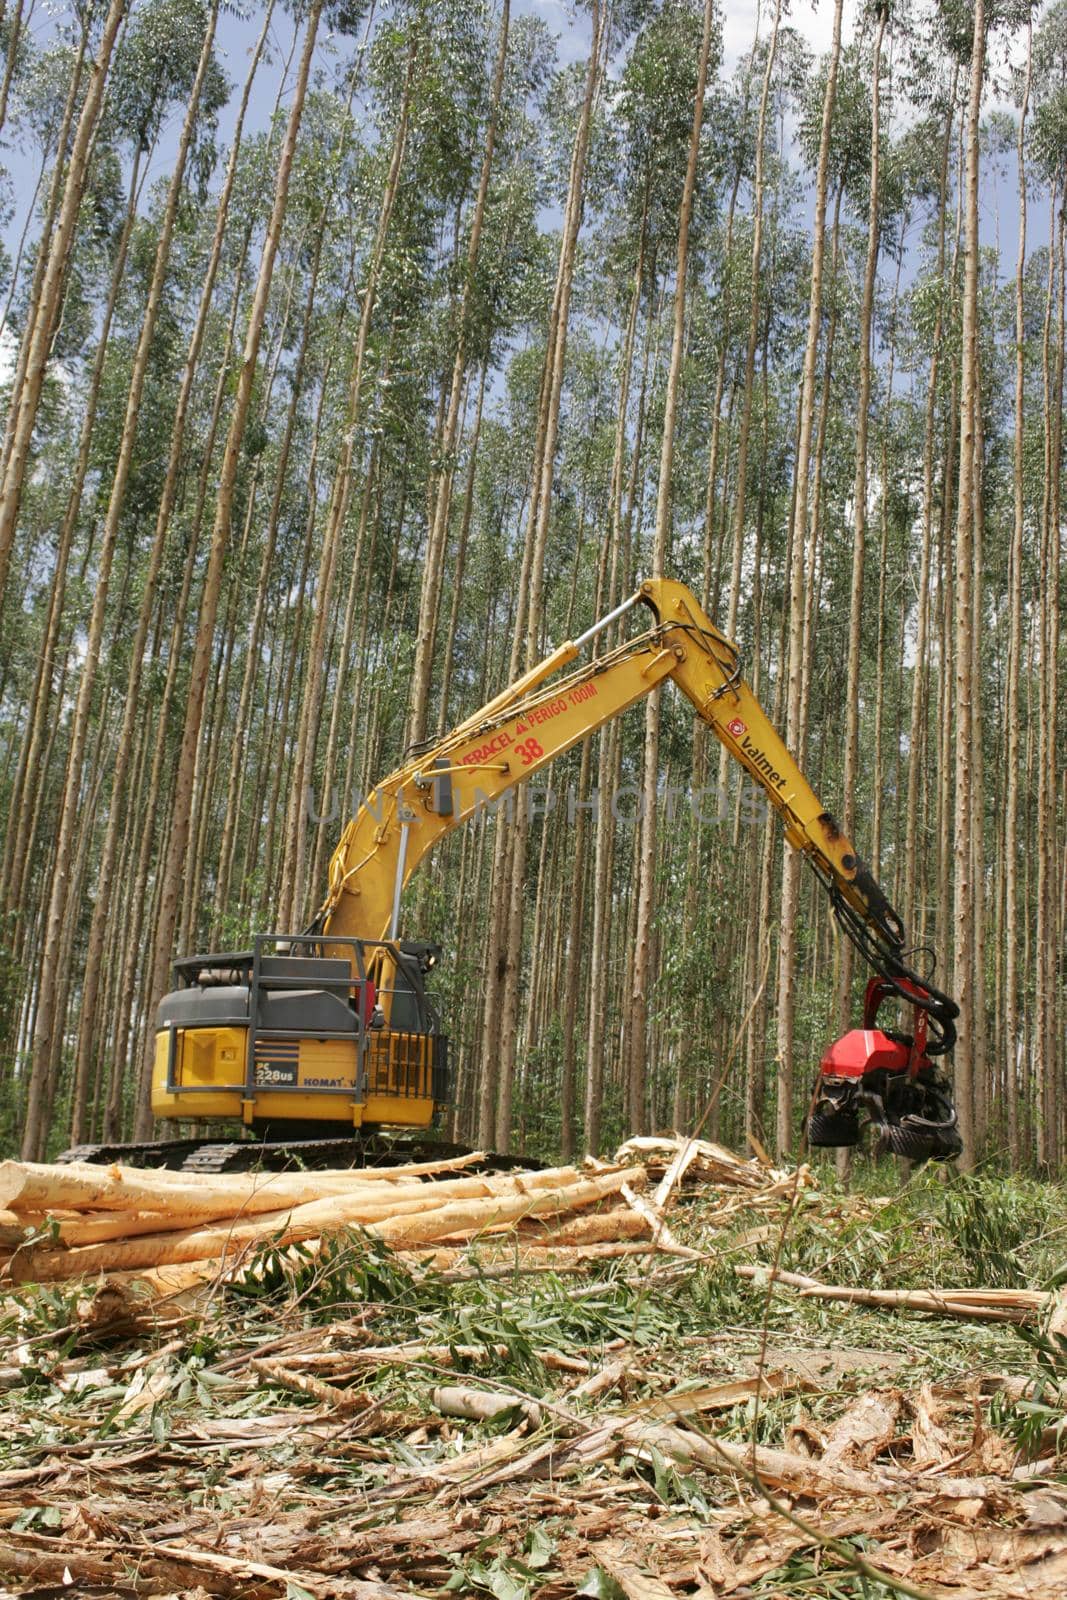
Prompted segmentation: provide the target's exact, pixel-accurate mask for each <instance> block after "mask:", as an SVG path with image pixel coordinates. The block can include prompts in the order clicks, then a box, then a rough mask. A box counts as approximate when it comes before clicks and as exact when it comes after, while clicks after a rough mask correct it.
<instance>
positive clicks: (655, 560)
mask: <svg viewBox="0 0 1067 1600" xmlns="http://www.w3.org/2000/svg"><path fill="white" fill-rule="evenodd" d="M680 20H681V21H682V25H683V28H684V26H685V23H687V22H691V20H692V16H691V13H688V14H687V13H686V12H683V13H682V16H681V18H680ZM679 31H680V32H681V30H679ZM672 43H673V41H672ZM712 43H713V26H712V5H711V0H705V4H704V8H703V17H702V19H701V33H700V46H699V52H698V55H697V68H696V78H695V82H693V83H692V86H691V89H690V99H691V103H692V115H691V120H690V128H689V138H688V148H687V152H686V162H685V167H684V169H683V170H684V179H683V183H682V190H681V194H680V196H679V202H678V221H677V255H676V263H675V277H674V311H673V319H672V321H673V327H672V332H671V352H670V360H669V364H668V368H667V380H666V387H665V391H664V403H663V430H662V436H661V445H660V461H659V480H658V484H657V490H656V521H655V533H654V536H653V540H652V564H651V576H652V577H654V578H659V577H662V576H663V575H664V572H665V570H666V564H667V555H668V549H669V545H670V538H671V530H672V522H671V519H672V514H673V510H674V481H673V480H674V446H675V430H676V424H677V417H678V405H679V382H680V375H681V368H682V354H683V350H684V345H685V332H686V316H685V312H686V293H687V287H688V285H687V270H688V264H689V230H690V223H691V220H692V214H693V200H694V195H695V191H696V181H697V165H698V161H699V158H700V150H701V141H700V133H701V126H702V123H703V118H704V97H705V94H706V92H707V83H708V68H709V63H710V60H711V50H712ZM686 53H687V52H686ZM680 54H681V52H680ZM682 59H684V56H683V57H682ZM687 87H688V86H687ZM665 144H666V141H665V140H663V139H662V134H661V138H660V139H658V140H657V141H656V145H657V146H658V148H657V149H656V150H655V155H654V156H652V155H651V154H650V162H649V164H650V165H651V164H652V161H653V160H655V159H657V158H658V160H659V161H662V160H663V159H664V157H665V156H666V153H667V152H666V149H665ZM679 153H680V152H679ZM661 199H662V191H661ZM659 699H660V697H659V692H658V691H656V692H655V693H653V694H651V695H649V696H648V698H647V700H646V702H645V741H644V751H643V774H642V798H643V805H642V810H641V846H640V856H639V870H638V883H637V895H638V900H637V920H636V927H635V941H634V955H633V971H632V981H631V991H630V1019H629V1027H630V1060H629V1074H628V1100H629V1106H630V1120H631V1123H632V1125H633V1126H634V1127H635V1128H636V1129H637V1130H638V1131H639V1132H643V1131H644V1128H645V1126H646V1122H647V1116H648V1111H647V1108H646V1075H647V1050H648V1038H647V1024H648V982H649V970H650V955H651V951H650V941H651V925H652V913H653V900H654V894H655V857H656V788H657V785H658V783H659Z"/></svg>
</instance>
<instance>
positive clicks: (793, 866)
mask: <svg viewBox="0 0 1067 1600" xmlns="http://www.w3.org/2000/svg"><path fill="white" fill-rule="evenodd" d="M841 12H842V0H835V5H834V22H833V40H832V43H831V45H830V59H829V63H828V67H827V74H826V88H825V91H824V93H823V106H822V124H821V128H820V133H819V159H818V166H817V168H816V175H815V232H814V237H813V241H812V256H811V287H810V291H809V295H808V334H807V341H806V343H805V346H804V365H803V369H802V374H801V389H800V426H799V431H798V434H797V465H796V484H795V489H794V494H793V523H792V534H791V560H790V566H789V642H788V657H787V663H786V668H785V679H786V724H785V726H786V733H785V741H786V744H787V745H788V746H789V748H790V750H792V752H793V754H794V755H795V756H796V757H797V759H798V760H799V761H803V759H804V750H803V743H802V737H801V735H802V721H801V719H802V708H803V701H804V696H803V683H804V677H805V628H804V620H805V612H806V606H807V595H806V576H807V575H806V571H805V565H806V552H807V548H808V477H809V473H810V470H811V443H812V430H813V427H814V423H815V368H816V361H817V357H818V351H819V329H820V326H821V323H822V279H823V260H824V256H825V247H826V198H827V188H828V174H829V158H830V134H831V129H832V126H833V116H834V105H835V102H836V98H837V73H838V67H839V63H840V60H841ZM763 868H765V869H766V870H768V871H769V869H770V860H769V859H767V858H766V857H765V860H764V863H763ZM763 868H761V873H762V871H763ZM799 897H800V857H799V855H798V854H797V852H796V851H795V850H786V851H785V852H784V854H783V857H782V891H781V911H780V920H779V938H778V1017H777V1050H776V1060H777V1077H778V1084H777V1120H776V1139H777V1144H778V1150H779V1153H782V1154H784V1153H785V1152H786V1151H787V1150H788V1149H789V1148H790V1146H791V1144H792V1142H793V1079H794V1072H795V1063H794V1040H795V1033H796V1000H795V989H796V958H797V938H796V925H797V908H798V904H799ZM755 1114H756V1107H755V1105H754V1104H753V1105H750V1106H749V1108H748V1117H749V1120H750V1121H751V1120H752V1119H753V1118H754V1116H755Z"/></svg>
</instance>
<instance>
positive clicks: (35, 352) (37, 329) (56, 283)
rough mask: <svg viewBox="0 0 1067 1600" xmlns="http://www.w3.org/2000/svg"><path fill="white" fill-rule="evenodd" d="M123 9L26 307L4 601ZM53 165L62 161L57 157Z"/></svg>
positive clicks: (2, 567)
mask: <svg viewBox="0 0 1067 1600" xmlns="http://www.w3.org/2000/svg"><path fill="white" fill-rule="evenodd" d="M126 4H127V0H111V5H110V8H109V10H108V13H107V17H106V18H105V21H104V31H103V33H102V34H101V36H100V44H99V46H98V48H97V52H96V59H95V60H94V62H93V65H92V68H91V70H90V74H89V87H88V90H87V91H86V95H85V100H84V102H83V104H82V109H81V115H80V117H79V118H78V127H77V131H76V132H75V135H74V142H73V144H72V146H71V151H70V162H69V165H68V168H67V179H66V185H65V188H64V191H63V203H62V205H61V207H60V210H59V216H58V220H57V223H56V228H55V232H54V233H53V234H52V237H51V239H50V241H49V247H48V256H47V264H46V266H45V270H44V275H43V278H42V281H41V291H40V296H39V298H38V299H37V301H36V303H35V304H34V305H33V306H32V307H31V315H32V318H33V333H32V335H31V337H30V340H29V344H28V348H27V358H26V370H25V375H24V377H23V379H22V382H21V384H20V386H19V388H18V390H17V392H16V393H15V394H13V395H12V399H11V405H12V410H13V412H14V416H15V421H14V427H13V429H12V435H11V448H10V452H9V454H8V457H7V462H6V467H5V471H4V481H3V488H2V489H0V600H2V599H3V596H4V590H5V588H6V586H7V573H8V566H9V563H10V560H11V546H12V542H13V540H14V537H15V528H16V525H17V523H18V515H19V508H20V506H21V505H22V490H23V485H24V483H25V481H26V471H27V468H28V465H29V458H30V445H31V442H32V439H33V431H34V427H35V426H36V423H37V412H38V408H39V407H40V403H41V390H42V389H43V388H44V376H45V368H46V367H47V365H48V354H49V350H50V349H51V345H52V336H53V331H54V329H55V323H56V318H57V316H58V314H59V306H60V302H61V300H62V297H63V290H64V286H65V283H66V275H67V263H68V261H69V259H70V247H71V243H72V241H73V238H74V230H75V227H76V226H77V222H78V213H79V211H80V209H81V203H82V196H83V195H84V193H85V180H86V176H87V173H88V167H89V152H90V149H91V147H92V142H93V137H94V135H95V133H96V125H97V121H98V119H99V116H100V108H101V105H102V104H103V98H104V87H105V85H106V82H107V72H108V67H109V66H110V64H111V53H112V51H113V49H114V46H115V39H116V37H117V36H118V31H119V28H120V26H121V24H122V21H123V18H124V17H125V15H126ZM58 159H59V160H62V152H60V154H59V157H58Z"/></svg>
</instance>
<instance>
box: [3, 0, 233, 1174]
mask: <svg viewBox="0 0 1067 1600" xmlns="http://www.w3.org/2000/svg"><path fill="white" fill-rule="evenodd" d="M215 20H216V11H215V9H214V8H213V9H212V10H211V12H210V14H209V19H208V26H207V30H206V32H205V34H204V43H203V48H202V50H201V55H200V62H199V65H198V68H197V74H196V80H195V82H194V84H193V88H192V92H191V94H190V97H189V106H188V111H187V113H186V118H185V122H184V125H183V127H182V133H181V138H180V140H179V145H178V152H177V156H176V159H175V165H174V170H173V174H172V177H171V182H170V186H169V190H168V194H167V200H166V205H165V207H164V212H163V218H162V223H161V227H160V233H159V240H158V243H157V246H156V256H155V263H154V266H153V271H152V279H151V283H150V285H149V290H148V299H147V303H146V306H145V313H144V320H143V322H142V325H141V332H140V336H139V338H138V341H137V349H136V351H135V353H134V359H133V366H132V368H131V371H130V383H129V389H128V392H127V396H126V413H125V416H124V418H123V424H122V433H121V436H120V439H119V449H118V455H117V457H116V461H115V472H114V476H113V478H112V483H111V491H110V495H109V497H108V507H107V516H106V517H105V519H104V530H103V537H102V539H101V545H100V558H99V570H98V573H97V582H96V593H95V595H94V597H93V609H92V616H91V619H90V623H89V632H88V638H87V641H86V650H85V661H84V664H83V666H82V674H81V682H80V685H79V688H78V700H77V705H76V707H75V711H74V720H73V724H72V727H71V742H70V753H69V755H68V758H67V782H66V784H65V785H64V790H63V799H62V803H61V808H60V816H59V827H58V837H57V842H56V866H55V871H54V874H53V877H52V881H51V886H50V892H49V898H48V909H47V911H46V913H45V936H44V945H43V949H42V960H41V975H40V987H39V995H38V1003H37V1023H36V1027H35V1030H34V1040H33V1054H32V1058H31V1064H30V1081H29V1089H28V1093H27V1099H26V1120H25V1124H24V1127H23V1135H22V1153H23V1157H24V1158H26V1159H29V1160H33V1159H34V1158H35V1157H36V1156H37V1155H38V1154H39V1152H40V1151H41V1149H42V1148H43V1144H44V1139H45V1133H46V1130H45V1128H44V1126H43V1122H42V1117H43V1113H44V1109H45V1092H46V1088H47V1085H48V1083H49V1080H50V1073H51V1061H52V1057H53V1052H54V1047H55V1037H54V1032H55V1026H56V1021H57V998H58V995H59V986H60V982H61V979H62V976H63V970H64V969H63V966H62V963H61V961H60V959H59V951H60V945H61V942H62V939H63V936H64V930H65V928H66V926H67V924H68V922H69V921H70V911H69V902H68V895H69V892H70V882H69V872H70V866H71V851H72V848H73V843H74V838H75V830H76V826H77V823H78V821H79V818H80V816H81V814H82V771H81V768H82V760H83V752H84V749H85V741H86V737H87V734H88V728H89V716H90V711H91V708H92V699H93V690H94V687H95V683H96V670H97V666H98V663H99V658H100V646H101V643H102V640H103V635H104V622H105V617H106V613H107V598H108V589H109V586H110V582H111V566H112V561H113V558H114V553H115V547H116V544H117V542H118V536H119V524H120V522H121V519H122V511H123V506H124V504H125V499H126V486H127V484H128V482H129V475H130V467H131V465H132V462H133V448H134V441H135V438H136V434H137V419H138V416H139V413H140V408H141V395H142V392H143V390H144V381H145V374H146V373H147V371H148V358H149V354H150V351H151V346H152V339H153V337H154V334H155V328H156V320H157V318H158V315H159V307H160V302H161V298H162V294H163V281H164V278H165V276H166V270H167V263H168V261H169V258H170V244H171V237H172V234H173V231H174V219H175V217H176V215H177V209H178V198H179V195H180V193H181V185H182V181H183V177H184V171H185V160H186V157H187V155H188V152H189V145H190V143H191V141H192V136H193V130H194V127H195V124H196V116H197V110H198V106H199V101H200V91H201V89H202V87H203V83H204V78H205V75H206V73H207V69H208V66H209V64H210V61H211V49H212V44H213V41H214V37H215ZM143 646H144V641H143V639H142V641H141V647H142V649H143ZM132 732H133V728H132V706H131V705H130V704H127V716H126V720H125V721H124V726H123V735H124V738H123V741H122V742H121V743H120V745H119V748H118V750H117V751H116V756H115V782H116V792H115V798H116V805H115V806H113V808H112V823H111V825H110V826H109V828H108V833H107V843H108V845H109V846H110V848H109V849H107V850H106V853H105V857H104V859H103V861H102V862H101V867H100V882H99V885H98V892H97V897H96V903H95V906H94V912H93V919H92V928H91V936H90V952H89V953H90V967H89V969H88V971H87V973H86V982H85V999H86V1000H87V1002H88V1006H87V1015H86V1014H85V1012H84V1010H83V1019H82V1030H83V1034H84V1035H85V1037H86V1038H87V1039H88V1038H89V1037H90V1036H91V1031H92V1028H93V1025H94V1023H95V1010H96V996H97V992H98V987H99V962H100V955H101V951H102V946H103V934H104V923H105V919H106V917H107V915H108V911H109V909H110V899H109V891H110V878H111V872H112V869H113V867H114V861H115V850H116V847H117V844H118V828H119V812H118V808H117V798H118V792H117V786H118V784H119V782H120V781H124V780H125V770H126V766H127V763H128V761H129V757H130V753H131V747H132ZM83 1006H84V1001H83ZM87 1048H88V1046H87ZM87 1066H88V1056H87V1055H86V1056H85V1067H84V1068H83V1073H82V1076H81V1077H80V1078H79V1081H78V1082H77V1084H76V1087H75V1103H76V1104H78V1103H80V1104H81V1105H82V1106H84V1103H85V1097H86V1092H87V1083H88V1078H87V1076H86V1075H85V1073H86V1072H87Z"/></svg>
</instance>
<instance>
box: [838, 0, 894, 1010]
mask: <svg viewBox="0 0 1067 1600" xmlns="http://www.w3.org/2000/svg"><path fill="white" fill-rule="evenodd" d="M888 15H889V6H888V4H887V3H886V4H882V5H881V6H880V7H879V10H878V21H877V24H876V27H875V34H874V48H873V51H872V54H871V177H870V199H869V204H868V210H867V258H866V262H865V264H864V270H863V297H862V299H861V301H860V327H859V345H860V348H859V393H858V397H857V401H856V469H855V481H854V484H853V489H852V502H853V526H852V585H851V590H850V594H849V608H848V662H847V666H846V669H845V770H844V777H843V788H844V797H843V798H844V804H843V806H842V818H841V820H842V825H843V827H844V830H845V834H846V836H847V837H848V838H849V839H852V838H853V837H854V835H855V832H856V799H857V789H858V786H859V757H860V699H861V696H862V677H863V576H864V564H865V561H866V556H867V439H868V433H869V426H870V418H869V413H870V406H871V366H872V358H871V324H872V322H873V319H874V285H875V278H876V274H877V271H878V248H879V235H880V231H881V230H880V227H879V215H878V213H879V207H880V206H881V194H880V192H879V178H880V172H881V105H882V94H881V77H882V41H883V39H884V37H885V27H886V21H887V18H888ZM853 970H854V962H853V949H852V945H851V943H850V941H849V940H847V939H842V940H841V955H840V961H839V965H838V991H837V1012H838V1023H839V1025H840V1026H841V1027H842V1028H844V1027H846V1026H847V1025H848V1020H849V1013H850V1007H851V990H852V974H853Z"/></svg>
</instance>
